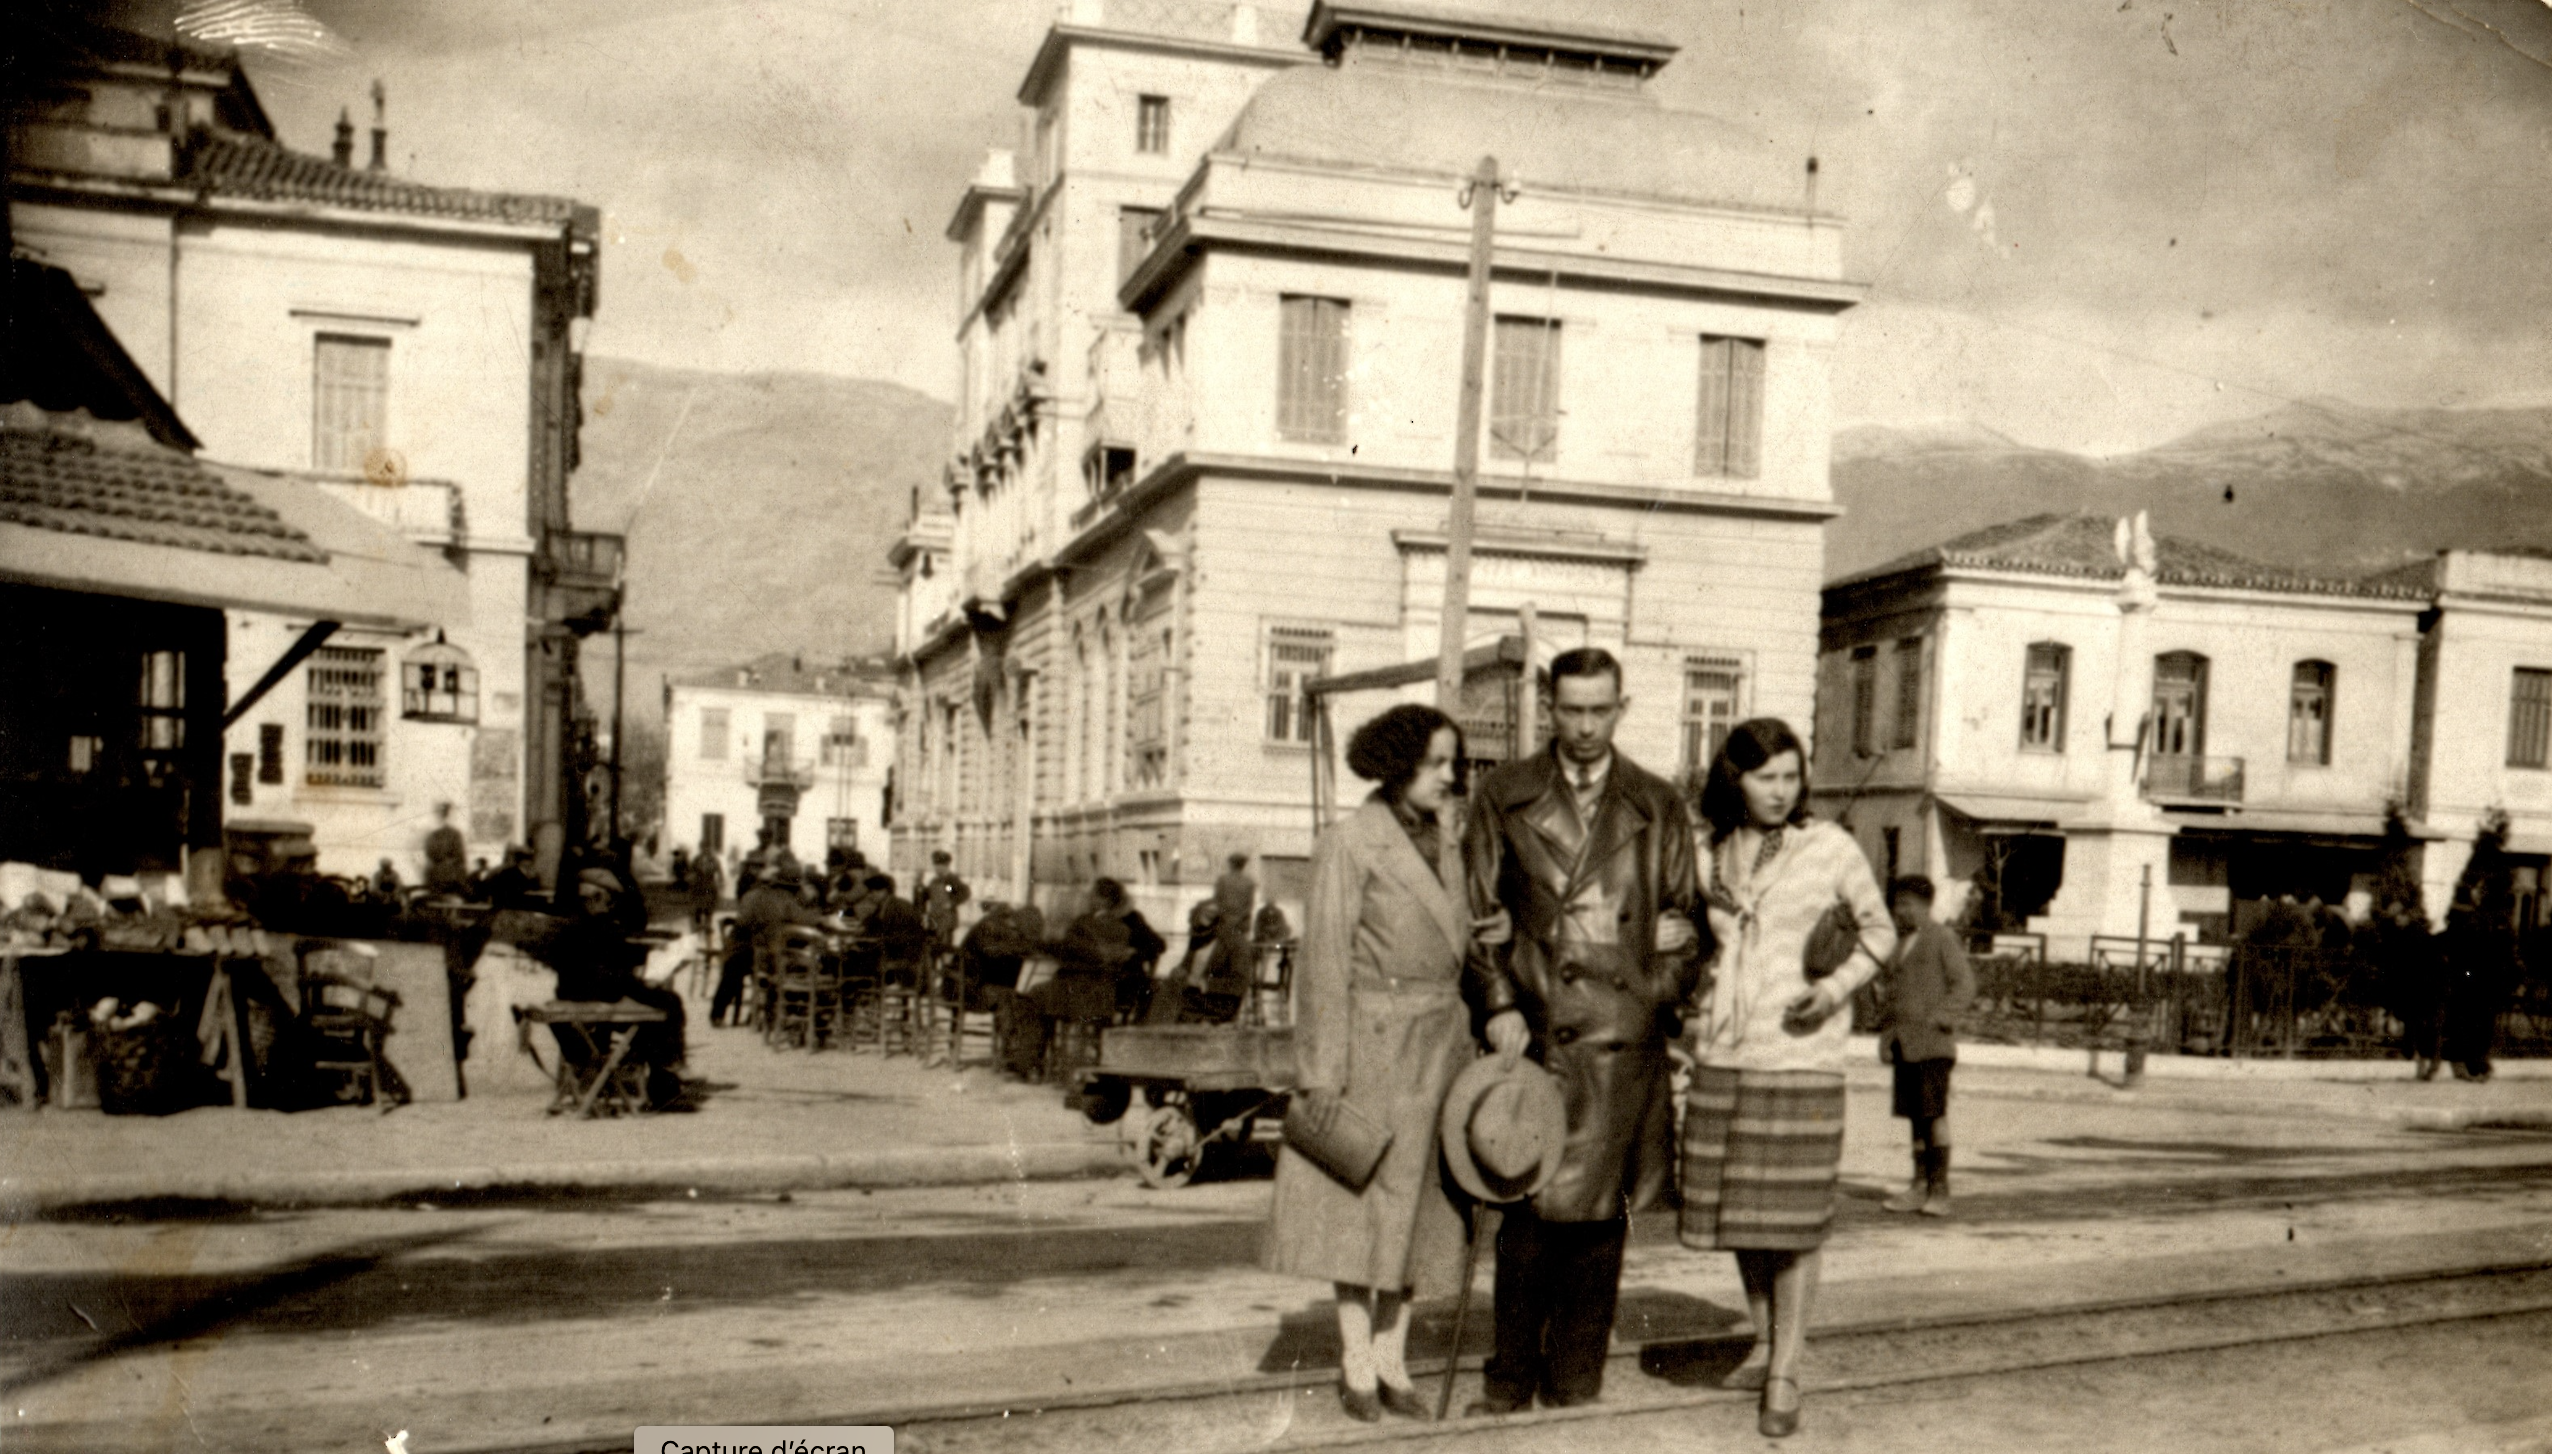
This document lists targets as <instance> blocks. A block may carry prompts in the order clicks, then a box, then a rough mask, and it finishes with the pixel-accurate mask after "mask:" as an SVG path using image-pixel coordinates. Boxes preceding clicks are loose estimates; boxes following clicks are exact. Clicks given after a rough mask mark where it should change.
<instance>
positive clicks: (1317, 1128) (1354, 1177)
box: [1285, 1093, 1391, 1191]
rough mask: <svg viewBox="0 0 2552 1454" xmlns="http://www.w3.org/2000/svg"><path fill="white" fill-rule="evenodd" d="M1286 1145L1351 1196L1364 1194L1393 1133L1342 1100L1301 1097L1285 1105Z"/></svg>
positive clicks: (1320, 1096)
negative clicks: (1337, 1182) (1342, 1187)
mask: <svg viewBox="0 0 2552 1454" xmlns="http://www.w3.org/2000/svg"><path fill="white" fill-rule="evenodd" d="M1285 1144H1286V1145H1288V1146H1291V1147H1293V1148H1294V1149H1295V1150H1296V1151H1299V1152H1301V1153H1302V1154H1303V1155H1304V1156H1305V1157H1306V1158H1308V1159H1309V1160H1310V1161H1311V1163H1312V1164H1313V1165H1314V1166H1317V1167H1319V1168H1320V1169H1321V1170H1323V1171H1325V1172H1328V1173H1329V1174H1330V1175H1331V1176H1334V1177H1336V1178H1338V1180H1339V1182H1340V1183H1341V1184H1342V1185H1344V1186H1345V1187H1346V1188H1347V1189H1348V1190H1349V1191H1363V1190H1364V1189H1365V1183H1367V1182H1369V1181H1371V1180H1373V1172H1374V1168H1375V1167H1377V1166H1380V1165H1381V1164H1382V1153H1383V1152H1385V1151H1387V1150H1389V1149H1391V1128H1390V1127H1388V1126H1385V1125H1384V1124H1382V1123H1381V1122H1380V1121H1377V1120H1375V1119H1374V1118H1373V1117H1371V1116H1368V1115H1366V1114H1365V1113H1364V1112H1362V1111H1360V1110H1357V1109H1356V1108H1355V1107H1354V1106H1351V1105H1349V1104H1347V1099H1346V1097H1344V1096H1341V1095H1336V1094H1328V1095H1306V1094H1300V1093H1298V1094H1296V1095H1295V1096H1293V1097H1292V1098H1291V1099H1290V1100H1288V1101H1287V1102H1286V1104H1285Z"/></svg>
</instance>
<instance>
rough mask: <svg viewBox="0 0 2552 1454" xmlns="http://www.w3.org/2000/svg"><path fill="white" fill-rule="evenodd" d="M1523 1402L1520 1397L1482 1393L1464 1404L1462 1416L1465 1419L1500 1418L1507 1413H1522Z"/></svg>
mask: <svg viewBox="0 0 2552 1454" xmlns="http://www.w3.org/2000/svg"><path fill="white" fill-rule="evenodd" d="M1525 1402H1526V1401H1525V1400H1521V1399H1510V1398H1502V1397H1500V1396H1498V1395H1497V1394H1482V1395H1481V1396H1480V1397H1478V1398H1475V1399H1473V1400H1471V1402H1470V1403H1469V1404H1468V1405H1466V1406H1464V1408H1463V1410H1462V1417H1464V1418H1466V1419H1502V1418H1505V1417H1506V1416H1507V1415H1509V1414H1518V1413H1522V1412H1523V1411H1524V1407H1525Z"/></svg>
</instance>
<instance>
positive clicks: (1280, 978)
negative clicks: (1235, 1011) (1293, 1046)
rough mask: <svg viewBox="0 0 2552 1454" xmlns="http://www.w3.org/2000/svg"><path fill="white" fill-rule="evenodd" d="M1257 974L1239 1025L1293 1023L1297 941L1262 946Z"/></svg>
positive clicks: (1242, 1008)
mask: <svg viewBox="0 0 2552 1454" xmlns="http://www.w3.org/2000/svg"><path fill="white" fill-rule="evenodd" d="M1255 947H1256V949H1257V952H1258V973H1257V975H1256V977H1255V978H1254V980H1253V982H1252V984H1251V986H1250V994H1249V998H1248V999H1247V1000H1245V1001H1243V1002H1242V1004H1241V1014H1240V1023H1242V1024H1244V1025H1286V1024H1291V1023H1292V1022H1293V993H1294V941H1292V940H1290V939H1288V940H1284V941H1282V942H1279V943H1261V944H1259V945H1257V946H1255Z"/></svg>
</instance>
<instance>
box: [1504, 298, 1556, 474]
mask: <svg viewBox="0 0 2552 1454" xmlns="http://www.w3.org/2000/svg"><path fill="white" fill-rule="evenodd" d="M1489 397H1490V405H1489V452H1490V453H1491V454H1493V455H1495V456H1497V457H1498V458H1500V459H1524V460H1534V461H1538V462H1542V463H1548V462H1549V461H1551V460H1553V459H1556V458H1558V456H1559V443H1560V323H1559V320H1558V319H1556V318H1504V317H1502V318H1500V319H1498V320H1497V358H1496V362H1495V367H1494V369H1493V371H1492V374H1491V378H1490V386H1489Z"/></svg>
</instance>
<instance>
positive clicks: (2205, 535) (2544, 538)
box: [1825, 399, 2552, 578]
mask: <svg viewBox="0 0 2552 1454" xmlns="http://www.w3.org/2000/svg"><path fill="white" fill-rule="evenodd" d="M1833 484H1834V495H1835V499H1836V500H1837V502H1839V503H1840V504H1842V505H1843V507H1844V509H1845V512H1846V513H1845V514H1844V516H1843V518H1841V519H1840V520H1837V521H1835V522H1834V524H1833V525H1831V526H1830V527H1828V529H1827V532H1826V556H1825V564H1826V574H1827V576H1828V577H1829V578H1830V577H1833V576H1837V575H1844V574H1848V573H1850V572H1852V571H1857V570H1863V569H1866V568H1868V567H1870V566H1873V565H1878V564H1880V563H1882V562H1884V561H1887V560H1889V559H1891V558H1893V557H1895V556H1899V555H1903V554H1905V553H1906V552H1908V551H1912V550H1918V549H1920V548H1922V547H1924V546H1926V545H1933V544H1937V543H1939V542H1941V541H1944V540H1948V539H1950V538H1952V537H1954V536H1958V535H1963V534H1965V533H1967V532H1968V531H1971V530H1976V529H1980V528H1982V527H1984V526H1987V525H1994V524H1998V523H2000V522H2003V521H2006V520H2013V519H2018V518H2020V517H2022V516H2025V515H2035V514H2040V513H2043V512H2046V511H2050V510H2055V511H2073V510H2088V511H2094V512H2097V513H2099V514H2104V515H2125V514H2131V513H2133V512H2134V511H2137V510H2149V511H2151V512H2152V516H2153V528H2154V530H2155V532H2156V533H2158V534H2165V535H2180V536H2186V537H2188V538H2190V539H2192V540H2198V541H2203V542H2205V543H2207V544H2209V545H2213V546H2217V547H2219V548H2221V549H2224V550H2229V551H2233V552H2235V553H2236V554H2240V555H2247V556H2251V557H2253V558H2255V559H2258V560H2263V561H2268V562H2271V563H2273V564H2277V565H2284V566H2291V567H2295V568H2298V569H2306V570H2311V571H2313V572H2315V573H2326V574H2345V575H2354V574H2363V573H2366V572H2370V571H2375V570H2380V569H2383V568H2385V567H2387V566H2392V565H2398V564H2400V563H2401V562H2402V561H2404V560H2407V559H2409V558H2412V557H2414V556H2419V555H2426V554H2428V553H2431V552H2433V551H2436V550H2438V549H2441V548H2444V547H2447V546H2457V545H2468V546H2552V409H2541V408H2533V409H2372V408H2366V407H2363V406H2360V405H2356V404H2351V403H2347V402H2345V401H2343V400H2337V399H2312V400H2306V401H2303V402H2300V403H2296V404H2290V405H2287V406H2285V407H2282V408H2279V409H2276V410H2274V411H2272V412H2270V413H2266V414H2261V415H2258V416H2255V417H2253V418H2249V419H2239V420H2234V421H2231V422H2228V423H2223V424H2214V425H2209V426H2207V427H2205V428H2203V429H2198V430H2195V431H2192V432H2191V433H2188V434H2185V435H2182V436H2180V437H2179V438H2177V439H2173V440H2170V441H2168V442H2167V443H2164V444H2160V445H2157V446H2155V447H2153V448H2151V449H2146V450H2140V451H2138V452H2136V453H2133V454H2125V455H2115V456H2110V457H2107V458H2096V459H2095V458H2090V457H2087V456H2083V455H2076V454H2067V453H2065V452H2063V451H2061V450H2050V449H2038V448H2033V447H2031V446H2029V445H2025V444H2021V443H2019V442H2017V441H2015V440H2013V439H2010V438H2008V437H2006V436H2004V435H2001V434H1998V433H1995V432H1994V431H1992V430H1989V429H1985V428H1983V427H1981V426H1978V425H1974V424H1964V423H1959V424H1946V425H1927V426H1916V427H1911V428H1900V427H1895V426H1876V425H1865V426H1860V427H1856V428H1850V429H1844V430H1841V431H1838V432H1837V433H1836V435H1835V438H1834V473H1833Z"/></svg>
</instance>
